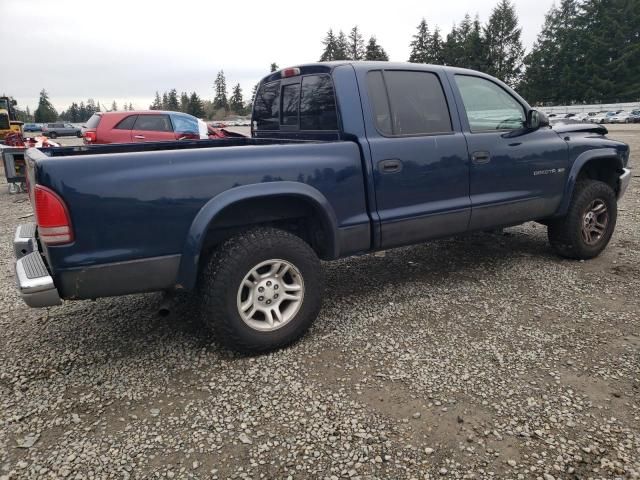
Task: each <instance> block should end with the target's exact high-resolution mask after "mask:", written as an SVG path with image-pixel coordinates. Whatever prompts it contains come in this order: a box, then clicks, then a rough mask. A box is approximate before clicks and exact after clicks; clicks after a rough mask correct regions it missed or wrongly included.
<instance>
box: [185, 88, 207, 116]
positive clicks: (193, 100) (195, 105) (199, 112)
mask: <svg viewBox="0 0 640 480" xmlns="http://www.w3.org/2000/svg"><path fill="white" fill-rule="evenodd" d="M187 113H189V114H191V115H193V116H194V117H197V118H202V117H204V106H203V104H202V100H200V97H199V96H198V94H197V93H196V92H193V93H192V94H191V97H189V104H188V106H187Z"/></svg>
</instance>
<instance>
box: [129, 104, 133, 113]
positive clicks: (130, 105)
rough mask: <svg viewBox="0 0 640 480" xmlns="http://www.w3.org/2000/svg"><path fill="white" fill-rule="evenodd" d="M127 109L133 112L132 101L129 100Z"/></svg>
mask: <svg viewBox="0 0 640 480" xmlns="http://www.w3.org/2000/svg"><path fill="white" fill-rule="evenodd" d="M129 111H130V112H133V103H131V102H129Z"/></svg>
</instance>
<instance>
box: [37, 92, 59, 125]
mask: <svg viewBox="0 0 640 480" xmlns="http://www.w3.org/2000/svg"><path fill="white" fill-rule="evenodd" d="M33 116H34V120H35V121H36V122H38V123H47V122H55V121H56V119H57V118H58V112H57V111H56V109H55V108H54V107H53V105H52V104H51V102H50V101H49V95H48V94H47V91H46V90H45V89H44V88H43V89H42V90H41V91H40V99H39V100H38V108H36V111H35V112H33Z"/></svg>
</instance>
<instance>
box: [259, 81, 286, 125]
mask: <svg viewBox="0 0 640 480" xmlns="http://www.w3.org/2000/svg"><path fill="white" fill-rule="evenodd" d="M253 121H254V122H257V129H258V130H278V129H279V128H280V82H279V81H277V82H271V83H268V84H264V85H262V86H261V87H260V89H259V90H258V93H256V98H255V101H254V102H253Z"/></svg>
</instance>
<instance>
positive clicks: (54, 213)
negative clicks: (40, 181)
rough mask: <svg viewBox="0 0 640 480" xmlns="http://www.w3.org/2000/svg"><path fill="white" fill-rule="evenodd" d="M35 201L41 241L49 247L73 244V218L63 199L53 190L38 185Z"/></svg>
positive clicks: (35, 190)
mask: <svg viewBox="0 0 640 480" xmlns="http://www.w3.org/2000/svg"><path fill="white" fill-rule="evenodd" d="M34 199H35V210H36V221H37V222H38V234H39V235H40V240H42V241H43V242H44V243H46V244H47V245H60V244H62V243H71V242H72V241H73V231H72V230H71V218H70V217H69V211H68V210H67V206H66V205H65V204H64V201H63V200H62V198H60V196H59V195H58V194H57V193H55V192H54V191H53V190H50V189H48V188H47V187H43V186H42V185H36V186H35V188H34Z"/></svg>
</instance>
